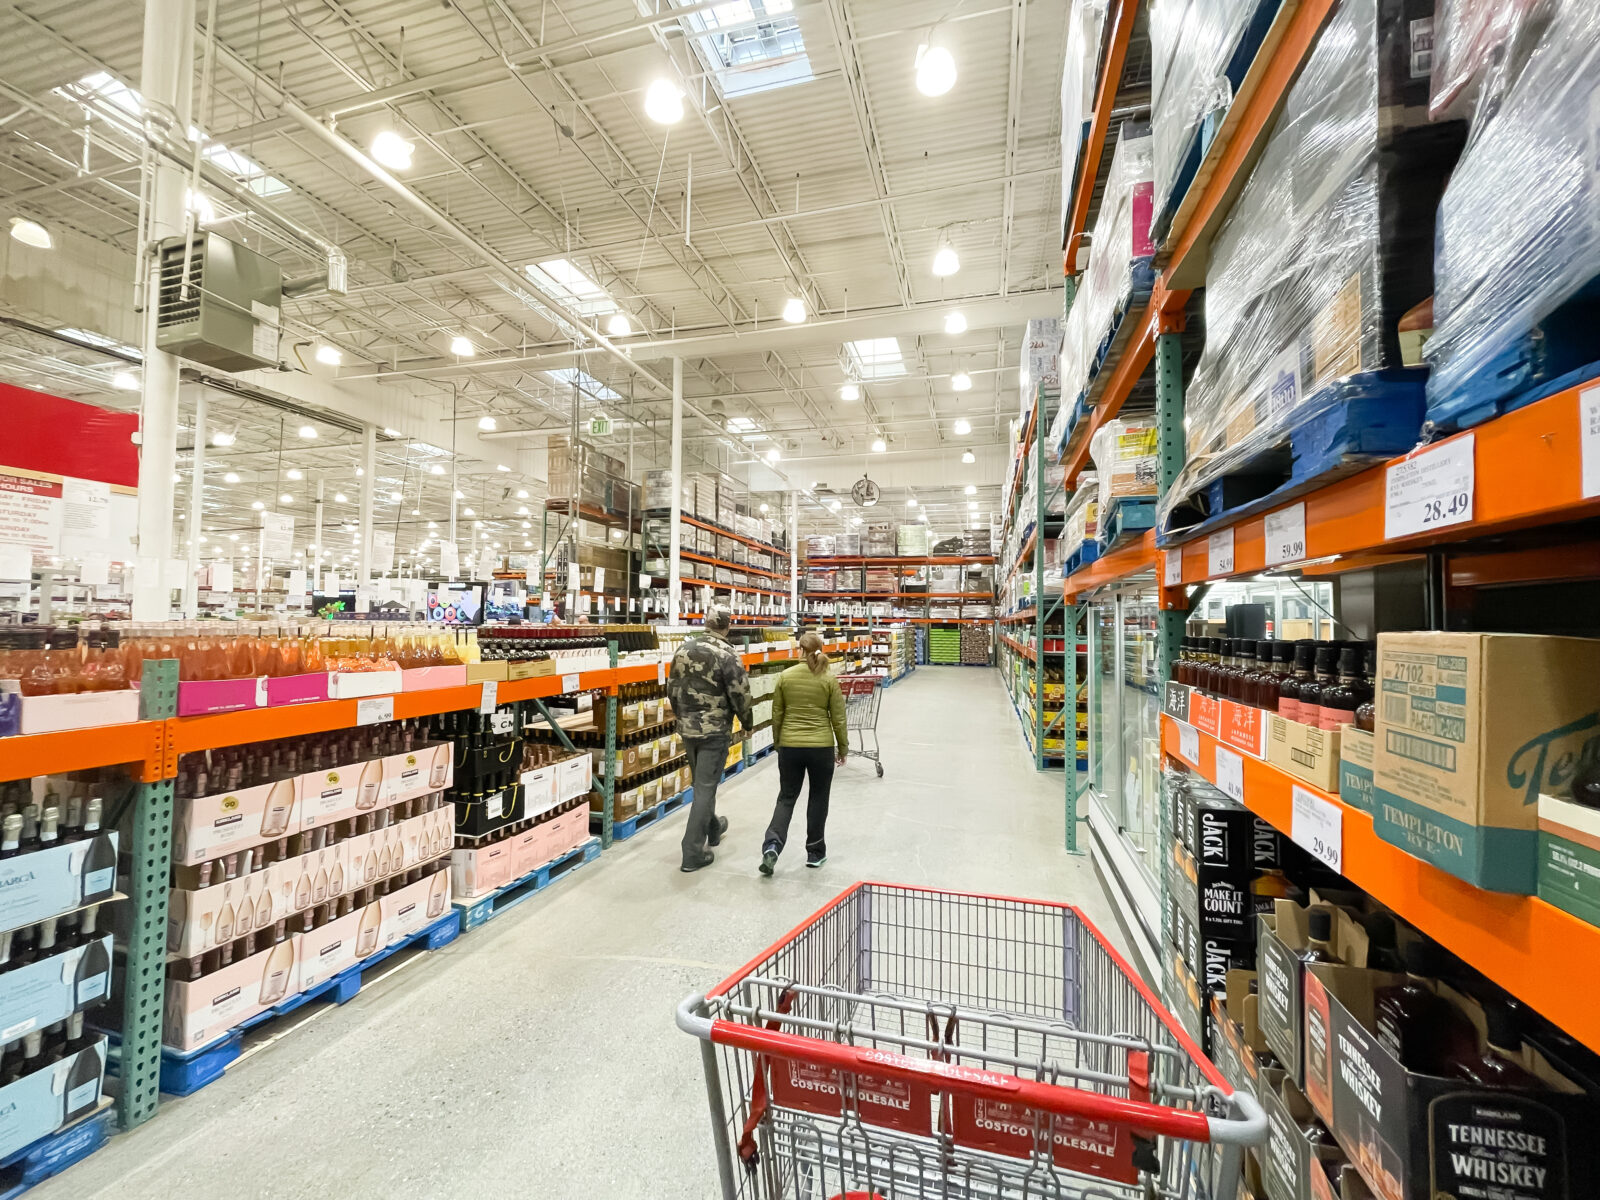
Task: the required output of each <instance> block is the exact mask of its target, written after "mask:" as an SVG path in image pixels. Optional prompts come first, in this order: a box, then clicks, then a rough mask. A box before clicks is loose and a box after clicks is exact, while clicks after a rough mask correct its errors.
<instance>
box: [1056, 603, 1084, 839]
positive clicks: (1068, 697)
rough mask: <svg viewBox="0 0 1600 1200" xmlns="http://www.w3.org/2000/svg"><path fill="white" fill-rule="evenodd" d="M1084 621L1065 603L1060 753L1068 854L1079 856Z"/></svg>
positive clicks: (1080, 612)
mask: <svg viewBox="0 0 1600 1200" xmlns="http://www.w3.org/2000/svg"><path fill="white" fill-rule="evenodd" d="M1082 618H1083V605H1081V604H1066V605H1063V606H1062V609H1061V632H1062V633H1063V634H1064V635H1065V637H1064V639H1063V643H1062V644H1063V646H1064V648H1065V650H1066V656H1065V657H1066V663H1065V665H1064V666H1063V668H1062V686H1061V715H1062V720H1063V721H1065V722H1066V728H1065V729H1063V730H1062V739H1063V741H1062V747H1061V749H1062V753H1063V755H1064V756H1065V757H1064V758H1063V760H1062V766H1063V767H1064V768H1065V770H1064V771H1063V772H1062V773H1063V774H1064V775H1065V776H1066V795H1067V803H1066V811H1065V814H1064V815H1065V820H1066V825H1067V853H1068V854H1082V853H1083V851H1082V850H1080V849H1079V848H1078V622H1079V621H1080V620H1081V619H1082Z"/></svg>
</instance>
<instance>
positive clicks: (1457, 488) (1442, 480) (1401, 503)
mask: <svg viewBox="0 0 1600 1200" xmlns="http://www.w3.org/2000/svg"><path fill="white" fill-rule="evenodd" d="M1474 454H1475V442H1474V435H1473V434H1470V433H1469V434H1466V435H1465V436H1463V437H1458V438H1453V439H1451V440H1450V441H1448V442H1442V443H1440V444H1439V445H1437V446H1430V447H1428V449H1426V450H1419V451H1418V452H1417V453H1415V454H1413V455H1411V457H1409V458H1403V459H1401V460H1400V461H1399V462H1397V463H1392V464H1390V466H1389V473H1388V477H1387V486H1386V489H1385V496H1384V504H1383V536H1384V537H1386V538H1401V537H1409V536H1410V535H1411V534H1413V533H1425V532H1427V531H1429V530H1433V529H1444V528H1447V527H1449V526H1451V525H1460V524H1462V523H1463V522H1465V521H1470V520H1472V499H1473V487H1474V482H1475V474H1474V468H1475V461H1476V460H1475V458H1474Z"/></svg>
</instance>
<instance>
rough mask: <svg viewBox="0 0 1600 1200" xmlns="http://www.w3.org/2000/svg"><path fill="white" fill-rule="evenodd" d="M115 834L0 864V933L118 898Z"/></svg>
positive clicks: (21, 855)
mask: <svg viewBox="0 0 1600 1200" xmlns="http://www.w3.org/2000/svg"><path fill="white" fill-rule="evenodd" d="M116 888H117V835H116V834H115V833H102V834H100V835H99V836H98V837H93V838H85V839H84V840H83V841H79V842H68V843H66V844H65V845H60V846H52V847H50V849H48V850H34V851H32V852H31V853H28V854H18V855H16V856H14V857H12V858H6V859H0V929H20V928H21V927H22V926H24V925H36V924H38V923H39V922H40V921H43V920H44V919H45V918H46V917H56V916H60V915H61V914H62V913H68V912H71V911H73V910H74V909H76V908H81V907H82V906H83V905H85V904H94V903H96V902H97V901H101V900H109V899H111V897H112V896H114V895H116V894H117V891H116Z"/></svg>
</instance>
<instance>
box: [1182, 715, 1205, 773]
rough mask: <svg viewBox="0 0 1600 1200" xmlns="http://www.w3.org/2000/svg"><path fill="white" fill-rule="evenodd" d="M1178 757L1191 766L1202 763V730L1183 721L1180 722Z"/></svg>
mask: <svg viewBox="0 0 1600 1200" xmlns="http://www.w3.org/2000/svg"><path fill="white" fill-rule="evenodd" d="M1178 757H1179V758H1181V759H1183V760H1184V761H1185V762H1187V763H1188V764H1189V765H1190V766H1191V767H1198V766H1199V765H1200V731H1199V730H1198V729H1196V728H1195V727H1194V726H1193V725H1187V724H1185V723H1184V722H1182V721H1179V722H1178Z"/></svg>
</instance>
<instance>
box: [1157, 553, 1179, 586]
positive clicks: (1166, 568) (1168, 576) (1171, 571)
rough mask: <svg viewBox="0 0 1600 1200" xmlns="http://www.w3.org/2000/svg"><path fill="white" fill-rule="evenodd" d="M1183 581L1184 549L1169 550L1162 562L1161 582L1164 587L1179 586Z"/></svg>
mask: <svg viewBox="0 0 1600 1200" xmlns="http://www.w3.org/2000/svg"><path fill="white" fill-rule="evenodd" d="M1182 582H1183V550H1182V548H1181V547H1180V548H1177V549H1173V550H1168V551H1167V552H1166V556H1165V557H1164V558H1163V559H1162V562H1161V584H1162V586H1163V587H1177V586H1178V585H1179V584H1181V583H1182Z"/></svg>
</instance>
